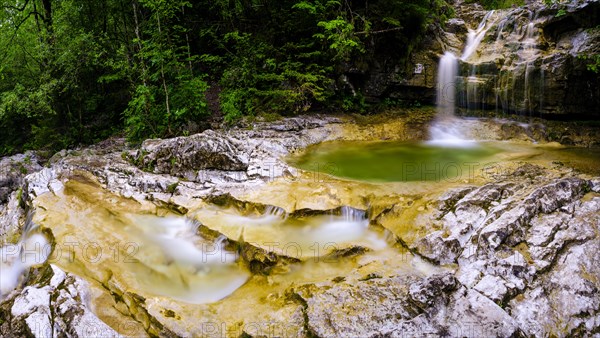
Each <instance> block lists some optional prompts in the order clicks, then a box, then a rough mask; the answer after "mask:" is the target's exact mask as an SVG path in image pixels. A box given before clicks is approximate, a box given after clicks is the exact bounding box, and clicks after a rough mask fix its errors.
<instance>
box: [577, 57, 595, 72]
mask: <svg viewBox="0 0 600 338" xmlns="http://www.w3.org/2000/svg"><path fill="white" fill-rule="evenodd" d="M578 57H579V58H580V59H582V60H586V61H587V64H586V68H587V69H588V70H589V71H591V72H594V73H600V54H590V55H579V56H578Z"/></svg>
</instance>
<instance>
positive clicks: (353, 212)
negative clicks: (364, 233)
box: [340, 206, 367, 222]
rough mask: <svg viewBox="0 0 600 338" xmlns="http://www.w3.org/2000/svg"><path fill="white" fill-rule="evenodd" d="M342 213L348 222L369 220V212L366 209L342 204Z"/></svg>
mask: <svg viewBox="0 0 600 338" xmlns="http://www.w3.org/2000/svg"><path fill="white" fill-rule="evenodd" d="M340 213H341V216H342V218H343V219H344V221H346V222H363V221H366V220H367V213H366V211H364V210H359V209H354V208H352V207H349V206H342V207H341V208H340Z"/></svg>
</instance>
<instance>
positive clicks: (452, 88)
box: [428, 11, 495, 147]
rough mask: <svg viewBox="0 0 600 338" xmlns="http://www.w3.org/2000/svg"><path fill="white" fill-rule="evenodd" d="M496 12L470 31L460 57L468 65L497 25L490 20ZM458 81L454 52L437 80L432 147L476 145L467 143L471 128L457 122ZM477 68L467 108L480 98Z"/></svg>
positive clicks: (473, 70) (442, 63)
mask: <svg viewBox="0 0 600 338" xmlns="http://www.w3.org/2000/svg"><path fill="white" fill-rule="evenodd" d="M493 14H494V11H489V12H488V13H487V14H486V15H485V16H484V17H483V20H481V22H480V23H479V26H478V27H477V29H476V30H472V29H469V33H468V36H467V42H466V44H465V48H464V50H463V53H462V55H461V57H460V60H461V61H463V62H465V61H466V60H468V59H469V58H470V57H471V56H472V55H473V54H474V53H475V51H476V50H477V47H478V46H479V44H480V43H481V41H482V40H483V38H484V37H485V34H486V33H487V31H488V30H489V29H490V28H491V27H492V26H493V25H494V24H495V21H492V20H490V18H491V17H492V15H493ZM457 77H458V59H457V57H456V56H455V55H454V54H453V53H451V52H448V51H447V52H445V53H444V55H443V56H442V57H441V58H440V62H439V67H438V78H437V117H436V120H435V121H434V123H433V124H432V125H431V127H430V129H429V134H430V141H429V142H428V143H430V144H436V145H442V146H453V147H468V146H473V145H474V143H473V141H470V140H467V139H465V134H466V133H467V130H465V129H467V128H468V126H465V123H464V121H463V120H459V119H456V118H455V117H454V113H455V110H456V103H455V101H456V79H457ZM478 83H479V79H478V78H477V68H476V66H475V65H473V66H472V67H471V69H470V76H469V77H468V78H467V84H466V85H467V98H466V101H467V105H468V104H469V101H470V99H471V96H475V97H474V98H473V99H474V101H476V100H477V97H476V96H477V95H478V88H477V86H478Z"/></svg>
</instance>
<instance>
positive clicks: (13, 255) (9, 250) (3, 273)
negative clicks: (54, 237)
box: [0, 215, 52, 300]
mask: <svg viewBox="0 0 600 338" xmlns="http://www.w3.org/2000/svg"><path fill="white" fill-rule="evenodd" d="M31 218H32V215H29V216H28V218H27V221H26V224H25V227H24V229H23V235H22V236H21V239H20V240H19V242H18V243H17V244H9V245H5V246H3V247H0V300H2V298H3V297H4V296H5V295H7V294H8V293H10V292H11V291H12V290H14V289H15V288H16V287H17V286H19V283H20V282H21V280H22V277H23V276H25V275H26V273H27V271H28V269H29V268H31V267H34V266H37V265H40V264H43V263H45V262H46V260H47V259H48V256H49V255H50V252H51V251H52V246H51V245H50V243H49V242H48V239H46V237H45V236H44V235H42V234H41V233H40V232H39V227H38V226H37V225H35V224H34V223H33V222H32V220H31Z"/></svg>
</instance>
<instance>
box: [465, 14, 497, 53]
mask: <svg viewBox="0 0 600 338" xmlns="http://www.w3.org/2000/svg"><path fill="white" fill-rule="evenodd" d="M493 14H494V11H493V10H492V11H489V12H487V14H486V15H485V16H484V17H483V20H481V22H480V23H479V26H478V27H477V29H476V30H472V29H469V34H468V35H467V43H466V45H465V50H464V51H463V54H462V56H461V57H460V59H461V60H462V61H467V60H468V59H469V58H470V57H471V55H473V53H475V51H476V50H477V47H479V44H480V43H481V40H483V38H484V37H485V34H486V33H487V31H488V30H489V29H490V28H491V27H492V26H493V25H494V23H495V21H491V20H490V18H491V17H492V15H493Z"/></svg>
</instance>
